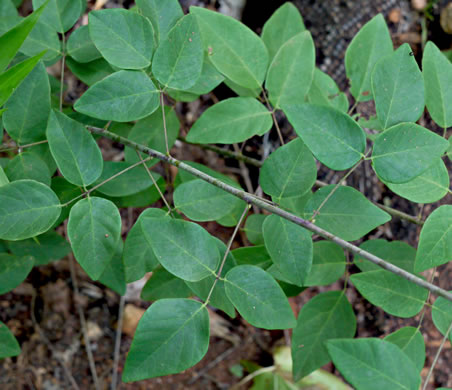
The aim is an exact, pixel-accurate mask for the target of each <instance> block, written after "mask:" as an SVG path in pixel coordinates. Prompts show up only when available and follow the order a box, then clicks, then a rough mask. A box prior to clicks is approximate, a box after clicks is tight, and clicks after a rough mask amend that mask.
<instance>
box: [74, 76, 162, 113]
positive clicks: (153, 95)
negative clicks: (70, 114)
mask: <svg viewBox="0 0 452 390" xmlns="http://www.w3.org/2000/svg"><path fill="white" fill-rule="evenodd" d="M158 106H159V95H158V90H157V89H156V88H155V85H154V84H153V83H152V81H151V79H150V78H149V77H148V76H147V75H146V74H145V73H144V72H140V71H133V70H121V71H119V72H116V73H113V74H112V75H110V76H107V77H105V78H104V79H102V80H100V81H98V82H97V83H96V84H94V85H93V86H91V87H90V88H89V89H88V90H87V91H86V92H85V93H84V94H83V95H82V97H81V98H80V99H79V100H77V102H76V103H75V105H74V108H75V110H77V111H79V112H81V113H83V114H86V115H89V116H92V117H94V118H97V119H104V120H113V121H116V122H130V121H133V120H137V119H141V118H144V117H146V116H148V115H150V114H152V113H153V112H154V111H155V110H156V109H157V108H158Z"/></svg>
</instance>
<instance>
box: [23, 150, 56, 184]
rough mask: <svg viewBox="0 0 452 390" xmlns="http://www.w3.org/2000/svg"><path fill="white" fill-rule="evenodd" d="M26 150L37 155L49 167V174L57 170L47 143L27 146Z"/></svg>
mask: <svg viewBox="0 0 452 390" xmlns="http://www.w3.org/2000/svg"><path fill="white" fill-rule="evenodd" d="M27 152H28V153H32V154H34V155H36V156H38V157H39V158H40V159H41V160H42V161H44V162H45V163H46V165H47V168H48V169H49V172H50V175H51V176H53V174H54V173H55V171H56V170H57V165H56V162H55V160H54V159H53V156H52V153H51V152H50V148H49V145H48V143H44V144H39V145H34V146H32V147H30V148H28V150H27Z"/></svg>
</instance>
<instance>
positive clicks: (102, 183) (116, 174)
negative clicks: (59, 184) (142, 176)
mask: <svg viewBox="0 0 452 390" xmlns="http://www.w3.org/2000/svg"><path fill="white" fill-rule="evenodd" d="M105 131H106V130H105ZM111 134H113V133H111ZM152 158H153V157H148V158H145V159H144V160H141V161H138V162H136V163H135V164H132V165H131V166H130V167H127V168H126V169H123V170H122V171H120V172H118V173H115V174H114V175H113V176H110V177H109V178H108V179H106V180H104V181H103V182H101V183H99V184H97V185H95V186H94V187H92V188H90V189H89V190H86V189H85V192H83V194H80V195H78V196H76V197H75V198H73V199H71V200H69V201H68V202H66V203H63V204H62V205H61V207H66V206H68V205H70V204H71V203H72V202H74V201H76V200H77V199H80V198H82V197H84V196H85V195H89V194H91V192H93V191H95V190H97V189H98V188H99V187H101V186H103V185H104V184H106V183H108V182H109V181H111V180H113V179H116V178H117V177H118V176H121V175H122V174H123V173H126V172H127V171H130V170H131V169H133V168H135V167H137V166H138V165H141V164H144V163H145V162H147V161H149V160H152Z"/></svg>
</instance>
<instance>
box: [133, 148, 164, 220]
mask: <svg viewBox="0 0 452 390" xmlns="http://www.w3.org/2000/svg"><path fill="white" fill-rule="evenodd" d="M135 151H136V152H137V155H138V157H139V158H140V160H141V162H142V163H143V167H144V169H146V172H147V173H148V175H149V177H150V178H151V180H152V183H153V184H154V186H155V188H156V189H157V191H158V193H159V195H160V197H161V198H162V200H163V203H165V206H166V207H167V208H168V211H169V212H170V214H171V215H172V214H173V210H172V209H171V206H170V205H169V203H168V201H167V200H166V199H165V196H164V195H163V192H162V191H161V190H160V187H159V186H158V185H157V182H156V181H155V179H154V176H152V173H151V170H150V169H149V167H148V166H147V165H146V164H145V163H144V159H143V157H141V153H140V152H139V151H138V150H135Z"/></svg>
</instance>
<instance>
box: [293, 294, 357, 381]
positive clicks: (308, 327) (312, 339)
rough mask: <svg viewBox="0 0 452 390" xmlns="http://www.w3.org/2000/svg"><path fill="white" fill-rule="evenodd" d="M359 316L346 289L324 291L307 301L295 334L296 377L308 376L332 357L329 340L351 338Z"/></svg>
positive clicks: (294, 364) (294, 366)
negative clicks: (329, 352)
mask: <svg viewBox="0 0 452 390" xmlns="http://www.w3.org/2000/svg"><path fill="white" fill-rule="evenodd" d="M355 331H356V318H355V314H354V313H353V308H352V305H350V303H349V301H348V300H347V297H346V296H345V294H344V291H327V292H324V293H320V294H318V295H316V296H315V297H314V298H312V299H311V300H310V301H309V302H308V303H306V304H304V305H303V307H302V309H301V311H300V314H299V315H298V319H297V326H296V327H295V328H294V330H293V334H292V360H293V377H294V380H295V381H298V380H300V379H301V378H304V377H305V376H307V375H308V374H310V373H311V372H313V371H315V370H317V369H318V368H320V367H322V366H323V365H325V364H327V363H328V362H329V361H330V357H329V356H328V352H327V350H326V346H325V343H326V342H327V341H328V340H331V339H334V338H351V337H353V336H354V334H355Z"/></svg>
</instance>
